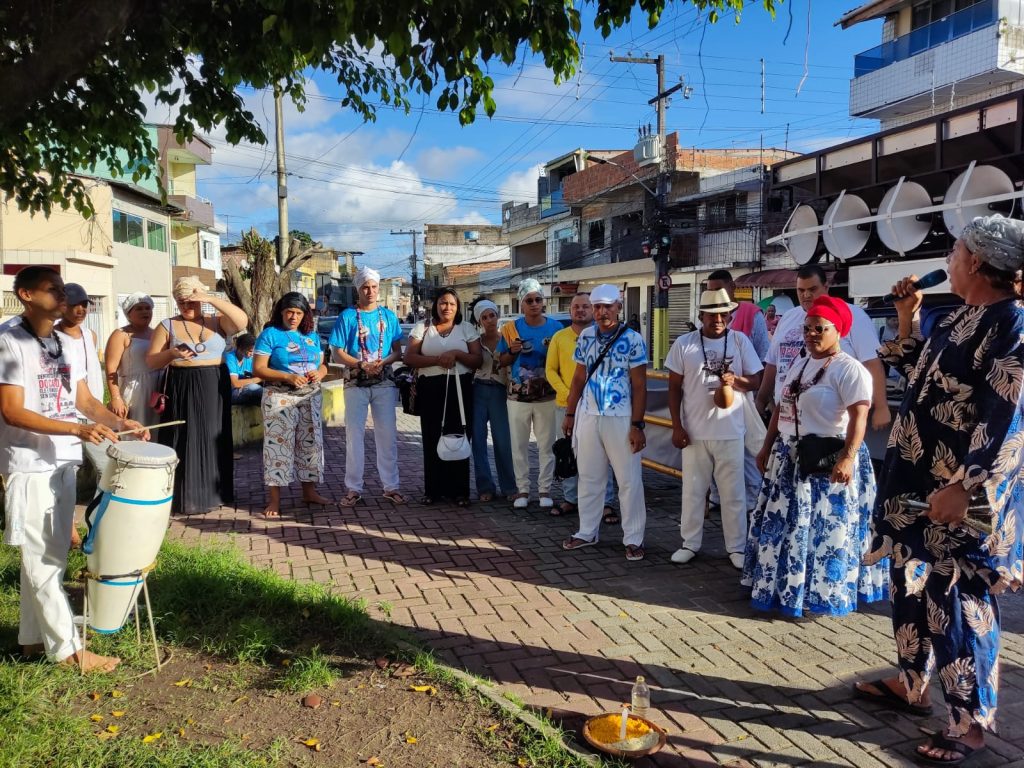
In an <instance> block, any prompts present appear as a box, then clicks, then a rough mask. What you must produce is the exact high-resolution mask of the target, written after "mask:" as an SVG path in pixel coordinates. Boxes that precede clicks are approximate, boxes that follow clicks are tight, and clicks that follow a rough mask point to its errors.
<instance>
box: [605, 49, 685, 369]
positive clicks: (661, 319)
mask: <svg viewBox="0 0 1024 768" xmlns="http://www.w3.org/2000/svg"><path fill="white" fill-rule="evenodd" d="M609 59H610V60H611V61H614V62H620V63H624V64H653V65H654V66H655V67H657V68H658V94H657V95H656V96H655V97H654V98H653V99H650V100H649V101H648V102H647V103H648V104H652V105H655V109H656V110H657V112H658V146H659V152H660V156H659V160H658V186H657V193H656V194H655V195H654V200H653V203H654V210H653V211H652V214H651V216H649V217H645V218H647V238H646V240H647V248H649V249H650V254H651V257H652V258H653V259H654V308H653V310H652V312H651V326H652V331H653V334H652V335H653V337H654V338H653V343H652V344H651V360H652V361H653V364H654V367H655V368H656V369H657V368H661V367H662V365H663V364H664V362H665V357H666V356H667V355H668V289H669V287H670V285H671V278H670V277H669V247H670V246H671V244H672V237H671V235H670V234H669V233H668V228H667V226H666V225H665V222H664V213H665V196H666V195H667V194H668V180H669V179H668V170H667V166H666V164H665V109H666V107H667V102H668V97H669V96H671V95H672V94H673V93H675V92H676V91H678V90H680V89H681V88H682V87H683V82H682V81H681V80H680V81H679V82H678V83H676V84H675V85H673V86H672V87H671V88H669V89H668V90H665V54H659V55H658V58H656V59H655V58H652V57H650V56H643V57H633V56H610V57H609ZM645 208H646V206H645Z"/></svg>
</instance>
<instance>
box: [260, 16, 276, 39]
mask: <svg viewBox="0 0 1024 768" xmlns="http://www.w3.org/2000/svg"><path fill="white" fill-rule="evenodd" d="M275 24H277V14H271V15H270V16H267V18H265V19H264V20H263V34H264V35H265V34H267V33H268V32H269V31H270V30H272V29H273V28H274V25H275Z"/></svg>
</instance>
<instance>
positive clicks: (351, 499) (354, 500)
mask: <svg viewBox="0 0 1024 768" xmlns="http://www.w3.org/2000/svg"><path fill="white" fill-rule="evenodd" d="M362 500H363V496H362V494H361V493H356V492H355V491H349V492H348V493H346V494H345V495H344V496H343V497H342V499H341V501H339V502H338V506H339V507H345V508H346V509H351V508H352V507H354V506H355V505H356V504H358V503H359V502H360V501H362Z"/></svg>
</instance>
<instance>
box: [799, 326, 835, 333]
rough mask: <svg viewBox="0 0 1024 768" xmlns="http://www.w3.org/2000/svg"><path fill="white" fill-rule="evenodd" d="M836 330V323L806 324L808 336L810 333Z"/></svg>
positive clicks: (805, 330)
mask: <svg viewBox="0 0 1024 768" xmlns="http://www.w3.org/2000/svg"><path fill="white" fill-rule="evenodd" d="M834 330H835V326H834V325H805V326H804V335H805V336H806V335H807V334H808V333H824V332H825V331H834Z"/></svg>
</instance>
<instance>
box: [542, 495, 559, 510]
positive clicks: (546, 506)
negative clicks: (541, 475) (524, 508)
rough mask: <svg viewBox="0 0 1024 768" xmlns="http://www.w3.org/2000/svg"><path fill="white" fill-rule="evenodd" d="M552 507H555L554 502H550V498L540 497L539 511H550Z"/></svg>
mask: <svg viewBox="0 0 1024 768" xmlns="http://www.w3.org/2000/svg"><path fill="white" fill-rule="evenodd" d="M553 506H555V502H554V501H553V500H552V498H551V497H550V496H541V497H540V508H541V509H551V508H552V507H553Z"/></svg>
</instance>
